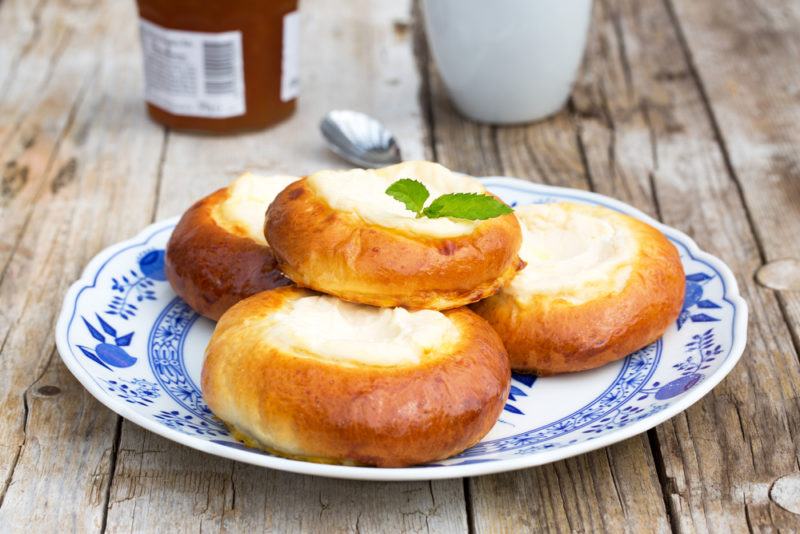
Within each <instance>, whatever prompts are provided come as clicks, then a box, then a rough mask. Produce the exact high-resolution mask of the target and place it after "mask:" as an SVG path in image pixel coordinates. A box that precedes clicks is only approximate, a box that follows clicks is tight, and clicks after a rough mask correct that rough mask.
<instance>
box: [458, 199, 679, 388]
mask: <svg viewBox="0 0 800 534" xmlns="http://www.w3.org/2000/svg"><path fill="white" fill-rule="evenodd" d="M516 214H517V217H518V218H519V220H520V222H521V224H522V226H523V245H522V248H521V249H520V256H521V257H522V259H523V260H524V261H525V262H527V266H526V267H525V268H524V269H523V270H522V271H520V273H519V274H518V275H517V277H516V278H514V280H513V281H512V282H511V283H510V284H509V285H508V286H507V287H506V288H505V289H503V291H501V292H500V293H498V294H497V295H495V296H493V297H491V298H489V299H487V300H484V301H482V302H479V303H477V304H475V305H473V307H472V308H473V310H475V311H476V312H477V313H478V314H479V315H481V316H482V317H483V318H484V319H486V320H487V321H488V322H489V323H490V324H491V325H492V326H493V327H494V328H495V330H497V332H498V334H500V338H501V339H502V340H503V342H504V343H505V346H506V348H507V349H508V353H509V358H510V359H511V367H512V369H514V370H515V371H529V372H533V373H536V374H538V375H553V374H557V373H568V372H572V371H582V370H584V369H592V368H594V367H599V366H601V365H603V364H605V363H608V362H611V361H614V360H617V359H620V358H622V357H624V356H626V355H627V354H629V353H631V352H633V351H635V350H638V349H640V348H642V347H644V346H646V345H648V344H650V343H652V342H653V341H655V340H656V339H658V338H659V337H660V336H661V335H662V334H663V333H664V331H665V330H666V328H667V327H668V326H669V325H670V324H671V323H672V322H673V321H675V319H676V318H677V316H678V313H679V312H680V309H681V304H682V303H683V292H684V284H685V278H684V272H683V266H682V265H681V261H680V258H679V256H678V251H677V250H676V249H675V247H674V246H673V245H672V244H671V243H670V242H669V241H668V240H667V238H666V237H665V236H664V235H663V234H662V233H661V232H659V231H658V230H656V229H655V228H653V227H651V226H649V225H647V224H645V223H643V222H641V221H638V220H636V219H633V218H632V217H628V216H626V215H623V214H621V213H618V212H616V211H612V210H610V209H606V208H602V207H592V206H586V205H583V204H575V203H568V202H562V203H556V204H537V205H529V206H522V207H518V208H516Z"/></svg>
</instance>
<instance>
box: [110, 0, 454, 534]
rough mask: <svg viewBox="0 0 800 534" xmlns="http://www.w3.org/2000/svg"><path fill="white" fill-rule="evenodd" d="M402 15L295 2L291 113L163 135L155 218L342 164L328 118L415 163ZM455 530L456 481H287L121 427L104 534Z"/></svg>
mask: <svg viewBox="0 0 800 534" xmlns="http://www.w3.org/2000/svg"><path fill="white" fill-rule="evenodd" d="M408 5H409V4H408V3H406V2H389V1H386V2H374V1H368V0H360V1H359V2H356V5H352V6H350V7H349V8H348V9H346V10H345V9H341V7H340V6H338V5H335V4H332V3H330V2H325V1H323V0H318V1H304V2H303V5H302V17H303V20H302V32H303V40H302V42H303V44H304V46H305V48H304V51H303V52H304V53H303V55H302V65H301V66H302V71H301V72H302V76H303V77H302V83H303V90H302V92H301V97H300V101H299V106H298V111H297V114H296V115H295V116H294V117H293V118H292V119H290V120H289V121H287V122H285V123H283V124H281V125H278V126H276V127H274V128H272V129H270V130H267V131H265V132H261V133H255V134H248V135H240V136H235V137H222V138H219V137H217V138H213V137H199V136H192V135H184V134H179V133H175V132H170V134H169V142H168V147H167V151H166V153H165V158H164V166H163V170H162V172H163V181H162V188H161V196H160V199H159V202H158V209H157V213H158V218H163V217H166V216H170V215H174V214H178V213H180V212H181V211H182V210H184V209H185V208H186V207H187V206H188V205H189V204H190V203H191V202H193V201H194V200H195V199H196V198H197V197H199V196H202V195H205V194H207V193H208V192H210V191H212V190H214V189H215V188H217V187H220V186H222V185H224V184H226V183H227V182H229V181H230V180H231V179H232V178H233V177H235V176H236V175H237V174H239V173H240V172H242V171H244V170H246V169H255V170H259V171H261V172H264V173H293V174H304V173H308V172H311V171H314V170H317V169H320V168H330V167H344V166H346V165H347V164H346V163H344V162H342V161H340V160H338V159H336V158H335V157H333V156H332V155H330V154H329V153H328V152H327V151H326V149H325V148H324V145H323V143H322V139H321V137H320V135H319V133H318V130H317V125H318V122H319V120H320V119H321V117H322V115H323V114H324V113H325V112H326V111H328V110H329V109H333V108H339V107H343V108H354V109H360V110H363V111H366V112H369V113H371V114H373V115H375V116H377V117H379V118H381V120H383V121H385V122H386V124H387V125H388V126H389V127H390V128H391V129H392V130H393V131H395V133H396V134H397V135H398V137H399V138H400V140H401V146H402V149H403V153H404V156H405V157H407V158H420V157H424V155H425V152H424V138H423V133H424V128H423V126H422V117H421V114H420V111H419V105H418V103H417V91H418V86H419V79H418V77H417V75H416V70H415V66H414V58H413V56H412V53H411V46H410V35H409V32H408V30H407V25H408V17H409V11H408V9H409V8H408ZM313 43H325V45H324V46H322V45H320V46H316V47H313V48H312V46H313V45H312V44H313ZM466 525H467V523H466V512H465V505H464V495H463V486H462V483H461V481H460V480H455V481H443V482H434V483H432V484H431V483H428V482H419V483H402V484H397V483H393V484H380V483H365V482H353V481H339V480H330V479H323V478H317V477H307V476H300V475H292V474H287V473H281V472H277V471H272V470H268V469H263V468H258V467H253V466H249V465H244V464H237V463H235V462H231V461H227V460H223V459H220V458H214V457H210V456H206V455H204V454H202V453H199V452H197V451H193V450H191V449H188V448H185V447H182V446H180V445H176V444H174V443H170V442H168V441H166V440H164V439H162V438H159V437H158V436H155V435H152V434H150V433H148V432H146V431H144V430H142V429H140V428H138V427H136V426H135V425H133V424H130V423H127V422H125V423H124V425H123V429H122V436H121V443H120V450H119V455H118V460H117V467H116V472H115V475H114V480H113V487H112V489H111V498H110V504H109V513H108V530H109V531H110V532H141V531H148V532H150V531H169V532H184V531H185V532H189V531H198V530H205V529H214V530H225V531H232V532H237V531H245V532H247V531H256V530H267V531H273V532H301V531H303V532H319V531H325V532H329V531H331V532H339V531H360V532H370V531H371V532H383V531H404V532H407V531H436V532H463V531H464V530H466Z"/></svg>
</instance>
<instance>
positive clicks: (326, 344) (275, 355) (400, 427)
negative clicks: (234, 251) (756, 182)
mask: <svg viewBox="0 0 800 534" xmlns="http://www.w3.org/2000/svg"><path fill="white" fill-rule="evenodd" d="M510 380H511V373H510V369H509V365H508V357H507V356H506V352H505V349H504V348H503V344H502V342H501V341H500V338H498V337H497V334H496V333H495V332H494V330H492V328H491V327H490V326H489V325H488V324H486V321H484V320H483V319H481V318H480V317H478V316H477V315H475V314H474V313H472V312H471V311H469V310H468V309H467V308H458V309H456V310H451V311H447V312H439V311H434V310H420V311H407V310H405V309H403V308H394V309H391V308H375V307H371V306H364V305H360V304H353V303H349V302H345V301H342V300H340V299H337V298H335V297H331V296H328V295H319V294H316V293H313V292H311V291H308V290H304V289H298V288H296V287H286V288H281V289H276V290H274V291H265V292H263V293H259V294H258V295H254V296H252V297H250V298H248V299H245V300H243V301H241V302H239V303H238V304H236V305H235V306H233V307H232V308H231V309H230V310H228V311H227V312H226V313H225V314H224V315H223V316H222V318H221V319H220V321H219V323H217V327H216V330H215V331H214V335H213V336H212V338H211V341H210V343H209V345H208V348H207V349H206V360H205V364H204V366H203V373H202V390H203V396H204V398H205V400H206V402H207V403H208V406H209V407H210V408H211V410H212V411H213V412H214V414H216V415H217V416H218V417H219V418H220V419H222V420H223V421H224V422H225V423H226V424H227V425H228V426H229V428H231V430H232V431H233V433H234V435H235V436H237V437H238V438H240V439H242V440H243V441H245V443H247V444H248V445H250V446H255V447H260V448H263V449H266V450H268V451H271V452H275V453H277V454H280V455H283V456H288V457H292V458H299V459H306V460H312V461H318V462H327V463H341V464H356V465H374V466H384V467H393V466H405V465H413V464H419V463H423V462H428V461H433V460H439V459H442V458H447V457H449V456H452V455H454V454H457V453H458V452H460V451H462V450H464V449H466V448H467V447H469V446H471V445H473V444H474V443H476V442H478V441H479V440H480V439H481V437H483V436H484V435H485V434H486V433H487V432H488V431H489V430H490V429H491V428H492V426H493V425H494V424H495V422H496V420H497V418H498V416H499V414H500V412H501V411H502V409H503V406H504V404H505V401H506V398H507V396H508V391H509V386H510Z"/></svg>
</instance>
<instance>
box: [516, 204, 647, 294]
mask: <svg viewBox="0 0 800 534" xmlns="http://www.w3.org/2000/svg"><path fill="white" fill-rule="evenodd" d="M516 215H517V218H518V219H519V221H520V226H521V227H522V247H521V249H520V252H519V255H520V258H522V259H523V260H524V261H525V262H526V263H527V266H526V267H525V268H524V269H523V270H522V271H520V272H519V274H517V276H516V277H515V278H514V279H513V280H512V281H511V283H510V284H509V285H508V286H507V287H506V288H505V291H506V293H509V294H511V295H513V296H514V297H516V298H517V300H519V301H522V302H527V301H529V300H530V299H532V298H533V297H535V296H537V295H548V296H554V297H559V298H562V299H564V300H566V301H568V302H570V303H572V304H580V303H583V302H586V301H589V300H593V299H595V298H598V297H600V296H602V295H604V294H609V293H617V292H620V291H622V290H623V289H624V288H625V285H626V284H627V282H628V278H629V277H630V275H631V272H632V270H633V267H632V264H633V260H634V259H635V256H636V254H637V250H638V247H637V245H636V241H635V239H634V237H633V236H632V235H631V233H630V232H629V231H628V228H627V227H626V226H625V225H622V224H615V222H616V221H615V214H614V213H613V212H608V211H607V210H606V209H605V208H595V207H588V206H583V205H579V204H570V203H556V204H534V205H529V206H521V207H518V208H517V209H516Z"/></svg>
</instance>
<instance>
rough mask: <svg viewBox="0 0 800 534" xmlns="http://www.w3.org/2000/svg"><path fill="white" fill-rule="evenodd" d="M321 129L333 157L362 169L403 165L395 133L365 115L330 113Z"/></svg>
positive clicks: (334, 111) (321, 124) (349, 112)
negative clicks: (336, 156)
mask: <svg viewBox="0 0 800 534" xmlns="http://www.w3.org/2000/svg"><path fill="white" fill-rule="evenodd" d="M319 129H320V131H321V132H322V136H323V137H324V138H325V140H326V141H327V143H328V148H330V149H331V151H332V152H333V153H335V154H337V155H338V156H340V157H342V158H344V159H345V160H347V161H349V162H350V163H352V164H354V165H358V166H359V167H371V168H374V167H385V166H387V165H392V164H394V163H400V162H401V161H402V159H401V157H400V147H399V146H397V141H395V138H394V136H393V135H392V132H390V131H389V130H387V129H386V127H385V126H384V125H383V124H381V123H380V122H378V121H377V120H376V119H374V118H372V117H370V116H369V115H366V114H364V113H360V112H358V111H352V110H349V109H337V110H333V111H330V112H328V114H327V115H325V117H324V118H323V119H322V122H320V124H319Z"/></svg>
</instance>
